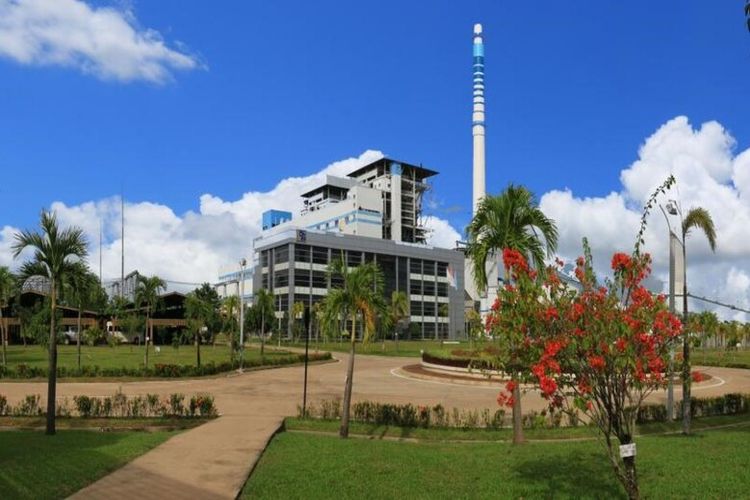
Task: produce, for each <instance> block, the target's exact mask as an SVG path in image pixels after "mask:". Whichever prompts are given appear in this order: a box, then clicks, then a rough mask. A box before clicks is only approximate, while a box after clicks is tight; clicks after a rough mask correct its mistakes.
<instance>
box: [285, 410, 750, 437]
mask: <svg viewBox="0 0 750 500" xmlns="http://www.w3.org/2000/svg"><path fill="white" fill-rule="evenodd" d="M735 424H743V425H744V424H748V425H750V415H747V414H745V415H728V416H718V417H704V418H697V419H694V420H693V422H692V428H693V429H694V430H701V429H706V428H709V427H716V426H725V425H735ZM339 425H340V422H339V421H338V420H318V419H300V418H287V419H286V420H285V421H284V427H285V428H286V429H287V430H290V431H312V432H325V433H332V434H335V433H338V431H339ZM681 430H682V422H654V423H648V424H644V425H640V426H638V429H637V431H636V432H637V433H638V435H649V434H664V433H669V432H680V431H681ZM349 432H350V433H351V434H358V435H363V436H368V437H371V438H376V439H379V438H390V439H401V438H406V439H419V440H425V441H509V440H511V439H512V437H513V432H512V430H511V429H510V428H503V429H499V430H489V429H456V428H429V429H424V428H419V427H396V426H387V425H376V424H364V423H359V422H351V423H350V425H349ZM524 436H525V437H526V439H529V440H560V439H591V438H596V437H597V436H598V433H597V430H596V428H594V427H589V426H585V425H580V426H578V427H558V428H534V429H524Z"/></svg>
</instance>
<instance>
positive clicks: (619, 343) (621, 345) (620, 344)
mask: <svg viewBox="0 0 750 500" xmlns="http://www.w3.org/2000/svg"><path fill="white" fill-rule="evenodd" d="M627 346H628V343H627V341H626V340H625V339H624V338H622V337H620V338H619V339H617V340H616V341H615V347H616V348H617V350H618V351H620V352H625V348H627Z"/></svg>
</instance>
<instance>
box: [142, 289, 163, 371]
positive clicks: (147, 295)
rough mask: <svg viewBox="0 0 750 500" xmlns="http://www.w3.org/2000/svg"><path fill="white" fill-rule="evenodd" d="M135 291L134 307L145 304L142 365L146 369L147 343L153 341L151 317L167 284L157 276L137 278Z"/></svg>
mask: <svg viewBox="0 0 750 500" xmlns="http://www.w3.org/2000/svg"><path fill="white" fill-rule="evenodd" d="M136 286H137V288H136V290H135V303H136V307H141V306H143V304H146V336H145V337H146V338H145V340H146V342H145V344H146V354H145V355H144V365H145V367H146V368H148V343H149V341H151V342H153V341H154V327H153V325H151V315H152V314H153V312H154V310H156V307H157V306H158V305H159V298H160V297H159V295H160V293H161V292H162V291H164V290H166V289H167V283H166V282H165V281H164V280H163V279H161V278H160V277H158V276H151V277H146V276H138V284H137V285H136Z"/></svg>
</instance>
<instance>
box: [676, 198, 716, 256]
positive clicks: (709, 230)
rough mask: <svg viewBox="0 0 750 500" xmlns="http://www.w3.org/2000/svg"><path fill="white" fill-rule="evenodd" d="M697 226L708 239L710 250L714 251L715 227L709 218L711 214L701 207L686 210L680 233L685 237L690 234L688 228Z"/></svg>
mask: <svg viewBox="0 0 750 500" xmlns="http://www.w3.org/2000/svg"><path fill="white" fill-rule="evenodd" d="M693 228H698V229H700V230H701V231H703V234H704V235H705V236H706V239H707V240H708V246H710V247H711V251H712V252H715V251H716V229H715V228H714V221H713V219H712V218H711V214H710V213H709V212H708V210H706V209H705V208H702V207H694V208H691V209H690V211H688V213H687V215H686V216H685V218H684V219H683V221H682V235H683V237H684V238H687V236H688V234H690V230H691V229H693Z"/></svg>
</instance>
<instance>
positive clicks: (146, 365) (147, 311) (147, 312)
mask: <svg viewBox="0 0 750 500" xmlns="http://www.w3.org/2000/svg"><path fill="white" fill-rule="evenodd" d="M150 316H151V311H150V309H149V308H148V307H147V308H146V327H145V328H144V330H145V332H146V334H145V335H144V336H143V337H144V340H145V342H144V344H146V352H145V354H144V356H143V366H145V367H146V370H148V339H149V335H148V320H149V319H150Z"/></svg>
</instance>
